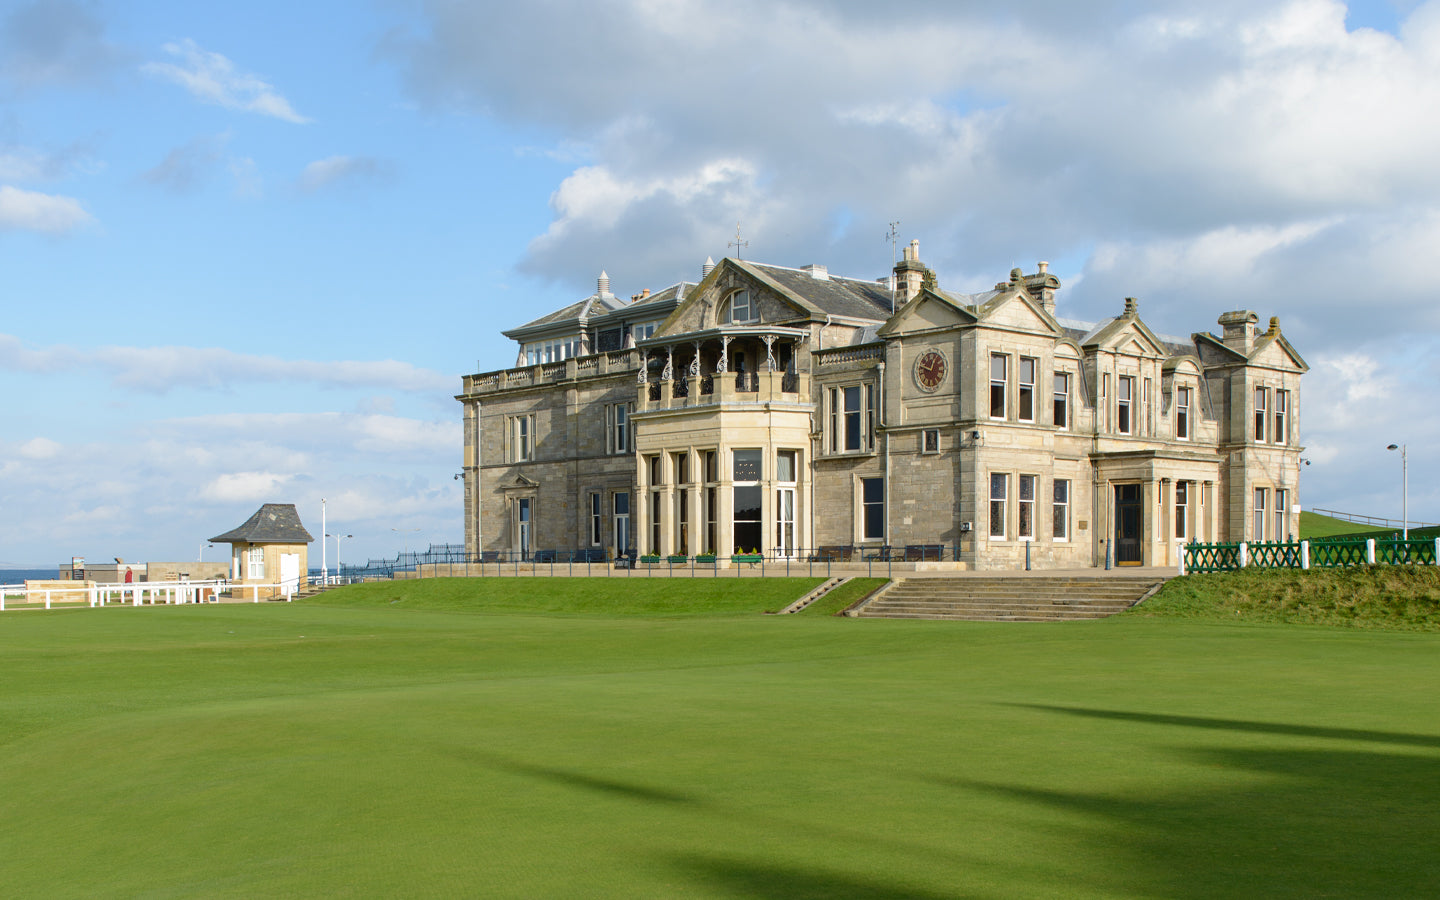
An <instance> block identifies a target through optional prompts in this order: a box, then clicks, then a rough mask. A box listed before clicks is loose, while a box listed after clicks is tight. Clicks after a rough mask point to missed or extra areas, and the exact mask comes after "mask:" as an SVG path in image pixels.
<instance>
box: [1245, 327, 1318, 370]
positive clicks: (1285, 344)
mask: <svg viewBox="0 0 1440 900" xmlns="http://www.w3.org/2000/svg"><path fill="white" fill-rule="evenodd" d="M1250 363H1251V365H1257V366H1269V367H1271V368H1275V369H1292V370H1299V371H1301V372H1308V371H1309V370H1310V366H1309V365H1307V364H1306V362H1305V360H1303V359H1301V358H1300V354H1299V353H1297V352H1295V348H1294V347H1292V346H1290V342H1289V341H1287V340H1285V336H1284V335H1282V334H1280V333H1278V332H1277V333H1275V334H1273V335H1271V334H1265V335H1262V336H1261V338H1260V340H1259V341H1258V342H1257V343H1256V346H1255V350H1254V352H1253V353H1251V354H1250Z"/></svg>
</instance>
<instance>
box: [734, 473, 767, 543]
mask: <svg viewBox="0 0 1440 900" xmlns="http://www.w3.org/2000/svg"><path fill="white" fill-rule="evenodd" d="M734 490H735V516H734V520H733V524H734V532H733V535H734V538H735V552H736V553H748V552H752V551H754V552H758V551H759V550H760V503H761V494H760V487H759V485H747V486H743V487H736V488H735V489H734Z"/></svg>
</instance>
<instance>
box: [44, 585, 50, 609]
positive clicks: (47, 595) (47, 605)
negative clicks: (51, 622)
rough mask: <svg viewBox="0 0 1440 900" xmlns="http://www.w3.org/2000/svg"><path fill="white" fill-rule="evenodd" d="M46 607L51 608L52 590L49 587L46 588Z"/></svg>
mask: <svg viewBox="0 0 1440 900" xmlns="http://www.w3.org/2000/svg"><path fill="white" fill-rule="evenodd" d="M45 608H46V609H49V608H50V590H49V588H46V590H45Z"/></svg>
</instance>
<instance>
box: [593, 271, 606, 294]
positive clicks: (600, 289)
mask: <svg viewBox="0 0 1440 900" xmlns="http://www.w3.org/2000/svg"><path fill="white" fill-rule="evenodd" d="M595 293H597V294H599V295H600V296H601V297H608V296H610V276H609V275H607V274H606V273H605V270H604V269H601V270H600V277H599V278H597V279H595Z"/></svg>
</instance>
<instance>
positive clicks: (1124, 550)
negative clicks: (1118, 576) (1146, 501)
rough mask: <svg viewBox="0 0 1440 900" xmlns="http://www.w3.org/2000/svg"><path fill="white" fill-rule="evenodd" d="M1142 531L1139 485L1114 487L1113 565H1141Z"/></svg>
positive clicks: (1142, 519) (1142, 521)
mask: <svg viewBox="0 0 1440 900" xmlns="http://www.w3.org/2000/svg"><path fill="white" fill-rule="evenodd" d="M1143 531H1144V515H1143V506H1142V504H1141V502H1140V485H1138V484H1117V485H1115V564H1116V565H1117V566H1138V565H1141V564H1142V563H1143V558H1142V555H1141V552H1140V534H1141V532H1143Z"/></svg>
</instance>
